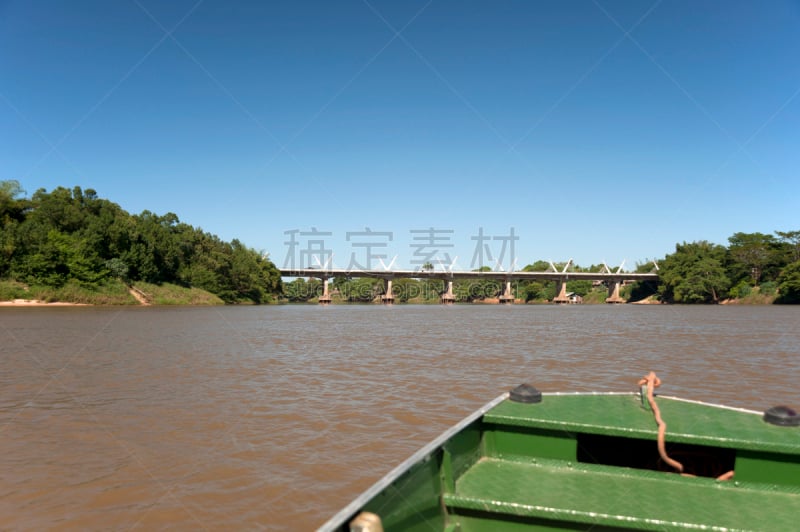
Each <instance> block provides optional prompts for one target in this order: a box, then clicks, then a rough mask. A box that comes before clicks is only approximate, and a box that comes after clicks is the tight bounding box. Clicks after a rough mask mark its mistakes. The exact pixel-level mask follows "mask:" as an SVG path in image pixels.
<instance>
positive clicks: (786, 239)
mask: <svg viewBox="0 0 800 532" xmlns="http://www.w3.org/2000/svg"><path fill="white" fill-rule="evenodd" d="M775 234H776V235H778V236H779V237H780V238H781V241H782V242H783V243H784V244H785V245H786V246H788V248H789V253H790V255H789V256H790V257H791V258H790V261H791V262H797V261H798V260H800V231H775Z"/></svg>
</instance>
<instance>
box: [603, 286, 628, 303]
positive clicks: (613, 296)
mask: <svg viewBox="0 0 800 532" xmlns="http://www.w3.org/2000/svg"><path fill="white" fill-rule="evenodd" d="M619 285H620V281H609V283H608V297H607V298H606V303H625V300H624V299H622V298H621V297H619Z"/></svg>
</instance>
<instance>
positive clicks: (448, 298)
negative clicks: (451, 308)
mask: <svg viewBox="0 0 800 532" xmlns="http://www.w3.org/2000/svg"><path fill="white" fill-rule="evenodd" d="M445 285H446V286H447V289H446V290H445V292H444V294H442V303H444V304H445V305H452V304H453V303H455V302H456V296H455V294H453V281H452V280H451V279H448V280H446V281H445Z"/></svg>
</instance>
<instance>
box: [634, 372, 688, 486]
mask: <svg viewBox="0 0 800 532" xmlns="http://www.w3.org/2000/svg"><path fill="white" fill-rule="evenodd" d="M644 385H647V402H649V403H650V408H651V409H652V410H653V415H654V416H655V418H656V423H658V454H660V455H661V459H662V460H664V462H666V463H667V464H669V465H671V466H672V467H673V468H675V469H677V470H678V473H683V464H681V463H680V462H678V461H677V460H673V459H672V458H670V457H669V455H667V449H666V444H665V442H664V437H665V435H666V432H667V424H666V423H664V420H663V419H661V411H660V410H659V409H658V405H657V404H656V400H655V398H654V397H653V390H655V389H656V388H658V387H659V386H661V379H659V378H658V377H656V374H655V372H652V371H651V372H650V373H649V374H648V375H646V376H644V377H642V378H641V379H640V380H639V386H644Z"/></svg>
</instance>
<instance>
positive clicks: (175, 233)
mask: <svg viewBox="0 0 800 532" xmlns="http://www.w3.org/2000/svg"><path fill="white" fill-rule="evenodd" d="M23 195H24V191H23V190H22V189H21V188H20V185H19V183H18V182H16V181H0V279H4V280H7V281H8V280H12V281H15V282H19V283H24V284H25V286H26V288H27V287H29V286H30V287H42V286H44V287H49V288H54V289H62V290H63V289H64V288H65V287H69V286H72V287H75V288H76V289H79V290H82V291H83V292H85V291H104V290H109V289H111V288H113V285H114V284H123V283H124V284H125V285H127V286H130V285H132V284H134V283H137V282H145V283H152V284H155V285H160V284H164V283H171V284H175V285H178V286H181V287H187V288H189V287H192V288H200V289H202V290H205V291H207V292H210V293H212V294H214V295H216V296H218V297H219V298H220V299H221V300H222V301H224V302H226V303H239V302H252V303H265V302H269V301H271V300H273V299H274V298H275V295H276V294H279V293H280V291H281V278H280V273H279V272H278V270H277V268H276V267H275V265H274V264H273V263H272V262H270V261H269V260H267V259H266V258H264V257H263V256H262V255H261V254H260V253H258V252H256V251H255V250H252V249H248V248H247V247H245V246H244V245H243V244H242V243H241V242H239V241H238V240H233V241H232V242H224V241H222V240H220V239H219V238H218V237H217V236H215V235H212V234H209V233H207V232H204V231H202V230H201V229H199V228H195V227H192V226H191V225H188V224H185V223H182V222H181V221H180V220H179V219H178V217H177V216H176V215H175V214H172V213H167V214H165V215H163V216H159V215H157V214H154V213H152V212H149V211H144V212H142V213H141V214H136V215H131V214H129V213H127V212H126V211H124V210H123V209H122V208H120V206H119V205H117V204H116V203H112V202H110V201H108V200H105V199H101V198H98V197H97V194H96V192H95V191H94V190H92V189H86V190H81V188H80V187H74V188H73V189H72V190H69V189H67V188H62V187H59V188H56V189H54V190H53V191H51V192H47V191H45V190H44V189H40V190H38V191H36V192H35V193H34V194H33V195H32V196H31V197H30V199H27V198H25V197H23Z"/></svg>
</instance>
